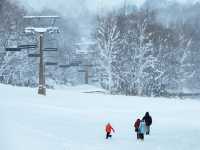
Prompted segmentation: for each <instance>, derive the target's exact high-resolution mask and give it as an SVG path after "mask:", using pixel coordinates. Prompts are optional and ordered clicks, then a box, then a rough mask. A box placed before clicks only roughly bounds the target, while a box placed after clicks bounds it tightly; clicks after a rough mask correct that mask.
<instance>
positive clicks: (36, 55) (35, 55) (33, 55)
mask: <svg viewBox="0 0 200 150" xmlns="http://www.w3.org/2000/svg"><path fill="white" fill-rule="evenodd" d="M40 56H41V54H28V57H40Z"/></svg>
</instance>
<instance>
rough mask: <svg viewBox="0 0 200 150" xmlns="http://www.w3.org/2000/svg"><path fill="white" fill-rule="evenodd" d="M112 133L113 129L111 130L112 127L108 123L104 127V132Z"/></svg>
mask: <svg viewBox="0 0 200 150" xmlns="http://www.w3.org/2000/svg"><path fill="white" fill-rule="evenodd" d="M112 131H113V132H115V129H113V127H112V126H111V124H110V123H108V124H107V125H106V132H107V133H111V132H112Z"/></svg>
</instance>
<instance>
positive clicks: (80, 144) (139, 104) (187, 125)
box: [0, 85, 200, 150]
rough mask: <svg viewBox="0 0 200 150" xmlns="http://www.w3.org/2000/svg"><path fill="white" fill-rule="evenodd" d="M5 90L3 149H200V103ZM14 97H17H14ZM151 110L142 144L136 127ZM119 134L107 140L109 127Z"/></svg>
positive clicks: (0, 114) (0, 143) (0, 110)
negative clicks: (149, 122)
mask: <svg viewBox="0 0 200 150" xmlns="http://www.w3.org/2000/svg"><path fill="white" fill-rule="evenodd" d="M86 89H87V87H85V89H84V87H82V88H77V89H76V88H71V89H70V88H68V89H66V90H55V91H52V90H50V91H49V90H48V91H47V94H48V96H47V97H43V96H37V95H36V93H35V92H36V89H28V88H17V87H11V86H5V85H0V91H2V93H1V95H2V96H1V99H0V118H1V120H0V121H1V125H0V132H1V134H0V149H2V150H27V149H28V150H106V149H109V150H132V149H137V150H146V149H150V150H174V149H175V150H189V149H192V150H199V149H200V146H199V144H198V142H199V139H200V120H199V119H198V118H199V117H198V114H199V113H200V101H195V100H173V99H164V98H140V97H128V96H110V95H101V94H89V93H82V92H83V91H84V90H86ZM10 93H12V94H10ZM146 111H150V114H151V115H152V117H153V126H152V129H151V135H150V136H145V140H144V141H137V140H136V137H135V132H134V129H133V122H134V121H135V119H136V118H137V117H142V116H143V115H144V113H145V112H146ZM108 121H110V122H111V123H112V124H113V127H114V128H115V129H116V134H113V138H112V139H111V140H106V139H105V133H104V126H105V124H106V123H107V122H108Z"/></svg>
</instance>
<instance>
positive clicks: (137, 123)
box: [134, 118, 140, 139]
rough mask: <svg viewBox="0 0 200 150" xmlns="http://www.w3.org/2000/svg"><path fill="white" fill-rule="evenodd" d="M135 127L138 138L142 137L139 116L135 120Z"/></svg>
mask: <svg viewBox="0 0 200 150" xmlns="http://www.w3.org/2000/svg"><path fill="white" fill-rule="evenodd" d="M134 127H135V132H136V133H137V139H140V135H139V134H140V132H139V127H140V119H139V118H138V119H137V120H136V121H135V124H134Z"/></svg>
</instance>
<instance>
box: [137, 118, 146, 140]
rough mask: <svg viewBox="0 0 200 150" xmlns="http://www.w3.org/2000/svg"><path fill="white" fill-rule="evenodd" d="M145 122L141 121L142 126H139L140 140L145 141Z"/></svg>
mask: <svg viewBox="0 0 200 150" xmlns="http://www.w3.org/2000/svg"><path fill="white" fill-rule="evenodd" d="M145 126H146V125H145V121H144V120H141V121H140V126H139V131H138V132H139V139H141V140H144V134H145V132H146V127H145Z"/></svg>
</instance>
